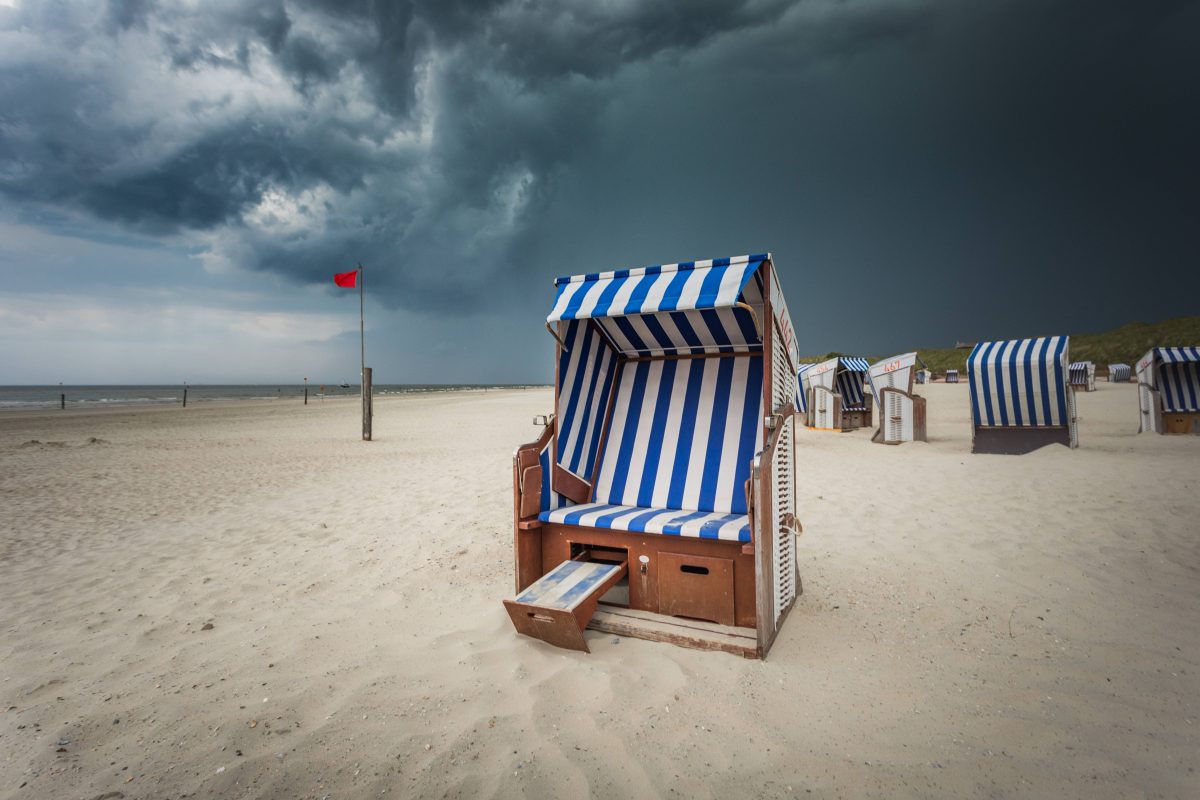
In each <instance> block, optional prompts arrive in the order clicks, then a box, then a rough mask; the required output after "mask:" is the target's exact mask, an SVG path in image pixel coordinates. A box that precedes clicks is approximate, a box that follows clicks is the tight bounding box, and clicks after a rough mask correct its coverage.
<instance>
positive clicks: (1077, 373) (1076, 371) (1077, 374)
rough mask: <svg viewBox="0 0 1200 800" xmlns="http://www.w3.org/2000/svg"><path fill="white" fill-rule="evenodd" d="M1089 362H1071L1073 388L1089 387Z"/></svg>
mask: <svg viewBox="0 0 1200 800" xmlns="http://www.w3.org/2000/svg"><path fill="white" fill-rule="evenodd" d="M1089 363H1090V362H1088V361H1072V362H1071V367H1070V370H1071V385H1072V386H1087V384H1088V364H1089Z"/></svg>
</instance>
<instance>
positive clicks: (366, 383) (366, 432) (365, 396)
mask: <svg viewBox="0 0 1200 800" xmlns="http://www.w3.org/2000/svg"><path fill="white" fill-rule="evenodd" d="M362 403H363V441H364V442H369V441H371V368H370V367H363V371H362Z"/></svg>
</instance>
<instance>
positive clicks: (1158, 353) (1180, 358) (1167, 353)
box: [1154, 347, 1200, 364]
mask: <svg viewBox="0 0 1200 800" xmlns="http://www.w3.org/2000/svg"><path fill="white" fill-rule="evenodd" d="M1154 357H1155V358H1157V359H1158V360H1159V361H1162V362H1163V363H1164V364H1194V363H1196V362H1197V361H1200V347H1156V348H1154Z"/></svg>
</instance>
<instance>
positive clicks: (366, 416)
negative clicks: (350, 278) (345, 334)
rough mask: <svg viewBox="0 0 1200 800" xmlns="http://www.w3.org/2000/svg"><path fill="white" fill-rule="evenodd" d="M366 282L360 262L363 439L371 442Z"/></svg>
mask: <svg viewBox="0 0 1200 800" xmlns="http://www.w3.org/2000/svg"><path fill="white" fill-rule="evenodd" d="M365 287H366V282H365V281H364V280H363V265H362V262H361V261H360V262H358V359H359V369H360V370H361V371H360V372H359V394H360V397H361V400H362V412H363V439H364V440H365V441H368V442H369V441H371V416H372V409H371V372H370V370H368V369H367V344H366V342H367V334H366V328H365V327H364V325H363V296H364V294H365V292H366V288H365Z"/></svg>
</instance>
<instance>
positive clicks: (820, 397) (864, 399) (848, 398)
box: [800, 356, 875, 432]
mask: <svg viewBox="0 0 1200 800" xmlns="http://www.w3.org/2000/svg"><path fill="white" fill-rule="evenodd" d="M868 369H869V367H868V365H867V361H866V359H863V358H857V357H853V356H837V357H835V358H831V359H829V360H828V361H822V362H821V363H820V364H814V365H812V366H811V367H810V368H808V369H806V370H805V371H804V372H803V373H801V376H800V380H801V386H802V388H803V389H804V391H805V397H806V403H805V405H806V413H805V423H804V424H805V427H807V428H809V429H811V430H818V431H838V432H843V431H852V430H857V429H858V428H866V427H870V426H871V421H872V419H873V418H874V406H875V398H874V397H873V396H872V395H871V393H870V392H869V391H867V390H866V389H865V388H864V384H865V383H866V380H867V371H868Z"/></svg>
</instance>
